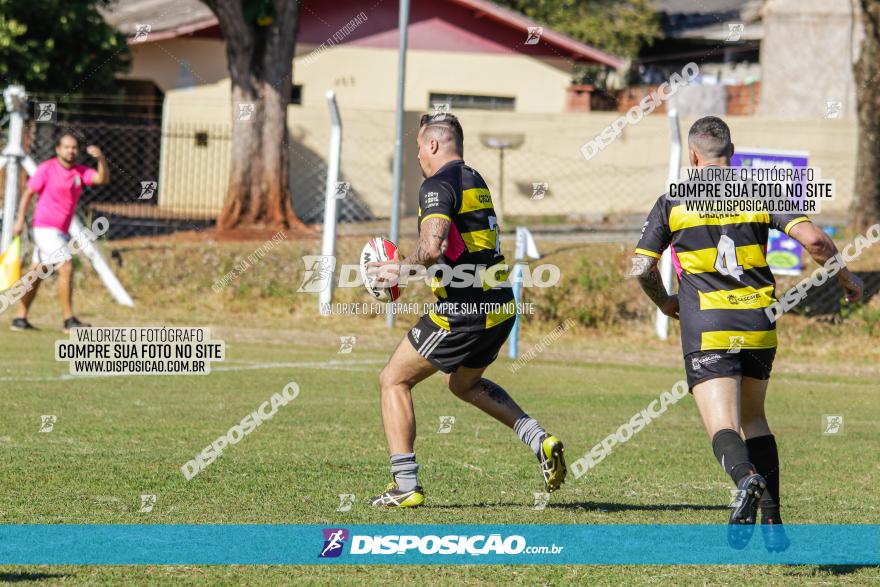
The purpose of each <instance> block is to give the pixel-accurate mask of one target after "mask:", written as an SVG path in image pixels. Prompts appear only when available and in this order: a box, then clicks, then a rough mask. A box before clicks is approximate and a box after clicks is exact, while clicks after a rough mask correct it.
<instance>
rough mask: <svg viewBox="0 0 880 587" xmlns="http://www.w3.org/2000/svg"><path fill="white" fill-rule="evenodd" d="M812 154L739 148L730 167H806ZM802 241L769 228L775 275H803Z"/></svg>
mask: <svg viewBox="0 0 880 587" xmlns="http://www.w3.org/2000/svg"><path fill="white" fill-rule="evenodd" d="M809 160H810V155H809V153H807V152H804V151H781V150H772V149H752V148H750V147H745V148H742V149H737V150H736V152H735V153H734V154H733V157H731V159H730V165H731V167H764V168H771V167H784V168H796V167H807V166H808V165H809ZM802 253H803V247H802V246H801V243H799V242H797V241H796V240H795V239H793V238H791V237H790V236H788V235H787V234H784V233H782V232H779V231H778V230H771V231H770V238H769V240H768V242H767V265H768V266H769V267H770V270H771V271H773V273H775V274H776V275H800V274H801V271H802V270H803V268H804V266H803V261H802V259H801V257H802Z"/></svg>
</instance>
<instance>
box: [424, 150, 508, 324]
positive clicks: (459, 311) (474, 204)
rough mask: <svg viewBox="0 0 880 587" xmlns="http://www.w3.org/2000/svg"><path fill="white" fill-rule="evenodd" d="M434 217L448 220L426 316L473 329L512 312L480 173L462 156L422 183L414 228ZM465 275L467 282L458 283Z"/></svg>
mask: <svg viewBox="0 0 880 587" xmlns="http://www.w3.org/2000/svg"><path fill="white" fill-rule="evenodd" d="M437 217H439V218H445V219H446V220H449V221H450V223H451V224H450V226H449V233H448V236H447V246H446V251H445V252H444V253H443V255H442V256H441V257H440V259H438V261H437V265H435V266H434V268H433V269H430V270H429V274H431V275H434V276H435V278H434V279H433V284H432V287H431V289H432V290H433V292H434V294H435V295H436V296H437V299H438V302H439V303H438V305H437V310H436V311H433V312H430V313H429V314H428V317H429V318H430V319H431V321H432V322H434V324H436V325H437V326H439V327H441V328H443V329H444V330H451V331H457V332H478V331H481V330H487V329H490V328H493V327H495V326H497V325H499V324H501V323H502V322H505V321H506V320H508V319H510V318H512V317H513V316H515V315H516V304H515V302H514V301H513V290H512V289H511V287H510V284H509V282H507V277H508V275H507V274H508V271H507V268H506V266H505V265H504V257H503V256H502V255H501V246H500V244H501V241H500V238H499V232H498V223H497V218H496V216H495V210H494V209H493V207H492V196H491V194H490V193H489V188H488V187H486V182H485V181H483V178H482V177H481V176H480V174H479V173H477V172H476V171H475V170H474V169H472V168H470V167H468V166H467V165H465V164H464V161H462V160H461V159H458V160H455V161H450V162H449V163H447V164H446V165H444V166H443V167H441V168H440V169H438V170H437V172H436V173H435V174H434V175H432V176H431V177H429V178H427V179H425V181H424V182H422V187H421V189H420V190H419V232H421V231H422V230H423V229H424V222H425V221H426V220H428V219H430V218H437ZM438 265H446V267H445V268H444V267H438ZM490 268H491V269H490ZM487 270H488V271H489V272H490V273H491V275H487ZM475 273H476V276H477V278H476V279H473V276H474V274H475ZM459 275H461V276H462V279H459V278H458V277H457V276H459ZM467 278H470V279H469V281H471V283H468V284H467V285H466V286H461V284H462V283H463V282H464V281H465V279H467ZM501 283H503V285H500V284H501ZM444 284H445V285H444ZM493 286H494V287H493Z"/></svg>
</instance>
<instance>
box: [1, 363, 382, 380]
mask: <svg viewBox="0 0 880 587" xmlns="http://www.w3.org/2000/svg"><path fill="white" fill-rule="evenodd" d="M384 362H385V361H382V360H379V359H360V360H354V361H304V362H298V363H296V362H295V363H246V364H244V365H241V366H232V365H225V366H222V367H221V366H219V365H218V366H217V367H212V368H211V373H215V372H218V371H252V370H255V369H319V370H333V371H374V369H369V368H366V365H381V364H383V363H384ZM355 365H363V366H364V367H356V366H355ZM144 375H151V374H150V373H142V374H140V373H84V374H82V375H71V374H70V373H63V374H61V375H46V376H34V377H0V381H70V380H72V379H97V378H106V377H143V376H144ZM161 375H163V376H167V375H172V374H170V373H168V374H166V373H162V374H161ZM180 375H192V374H191V373H181V374H180Z"/></svg>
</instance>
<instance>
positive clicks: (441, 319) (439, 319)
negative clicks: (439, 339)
mask: <svg viewBox="0 0 880 587" xmlns="http://www.w3.org/2000/svg"><path fill="white" fill-rule="evenodd" d="M428 318H430V319H431V322H433V323H434V324H436V325H437V326H439V327H440V328H442V329H443V330H449V318H447V317H446V316H439V315H437V314H436V313H435V312H430V313H429V314H428Z"/></svg>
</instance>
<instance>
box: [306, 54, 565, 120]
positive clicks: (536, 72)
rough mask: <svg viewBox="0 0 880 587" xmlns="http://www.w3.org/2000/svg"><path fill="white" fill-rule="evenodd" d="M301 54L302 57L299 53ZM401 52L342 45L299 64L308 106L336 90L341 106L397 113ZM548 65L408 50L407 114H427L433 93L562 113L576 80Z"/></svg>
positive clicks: (529, 60) (509, 57)
mask: <svg viewBox="0 0 880 587" xmlns="http://www.w3.org/2000/svg"><path fill="white" fill-rule="evenodd" d="M298 53H299V52H298ZM397 55H398V53H397V50H396V49H371V48H364V47H352V46H346V45H343V46H340V47H334V48H333V49H328V50H327V51H324V52H322V53H319V54H316V55H315V57H314V58H313V59H310V58H309V57H308V53H303V54H301V55H299V56H298V57H297V58H296V60H295V61H294V70H293V71H294V77H295V79H296V83H301V84H303V88H304V94H303V105H304V106H323V100H324V93H325V92H326V91H327V90H334V91H336V93H337V95H338V97H339V102H340V104H342V105H347V106H348V107H355V108H371V109H382V110H387V109H393V108H394V107H395V105H396V100H397ZM554 61H556V65H558V66H559V67H554V64H553V63H552V62H545V61H542V60H538V59H534V58H531V57H527V56H524V55H498V54H479V53H453V52H448V51H443V52H441V51H408V52H407V65H406V99H405V108H406V109H407V110H427V109H428V107H429V104H428V102H429V99H428V97H429V95H430V93H431V92H448V93H452V94H476V95H491V96H505V97H515V98H516V108H515V110H516V111H517V112H562V111H563V109H564V108H565V93H566V88H567V87H568V85H569V82H570V80H571V75H570V73H569V68H567V64H566V63H565V61H564V60H561V59H560V60H554Z"/></svg>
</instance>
